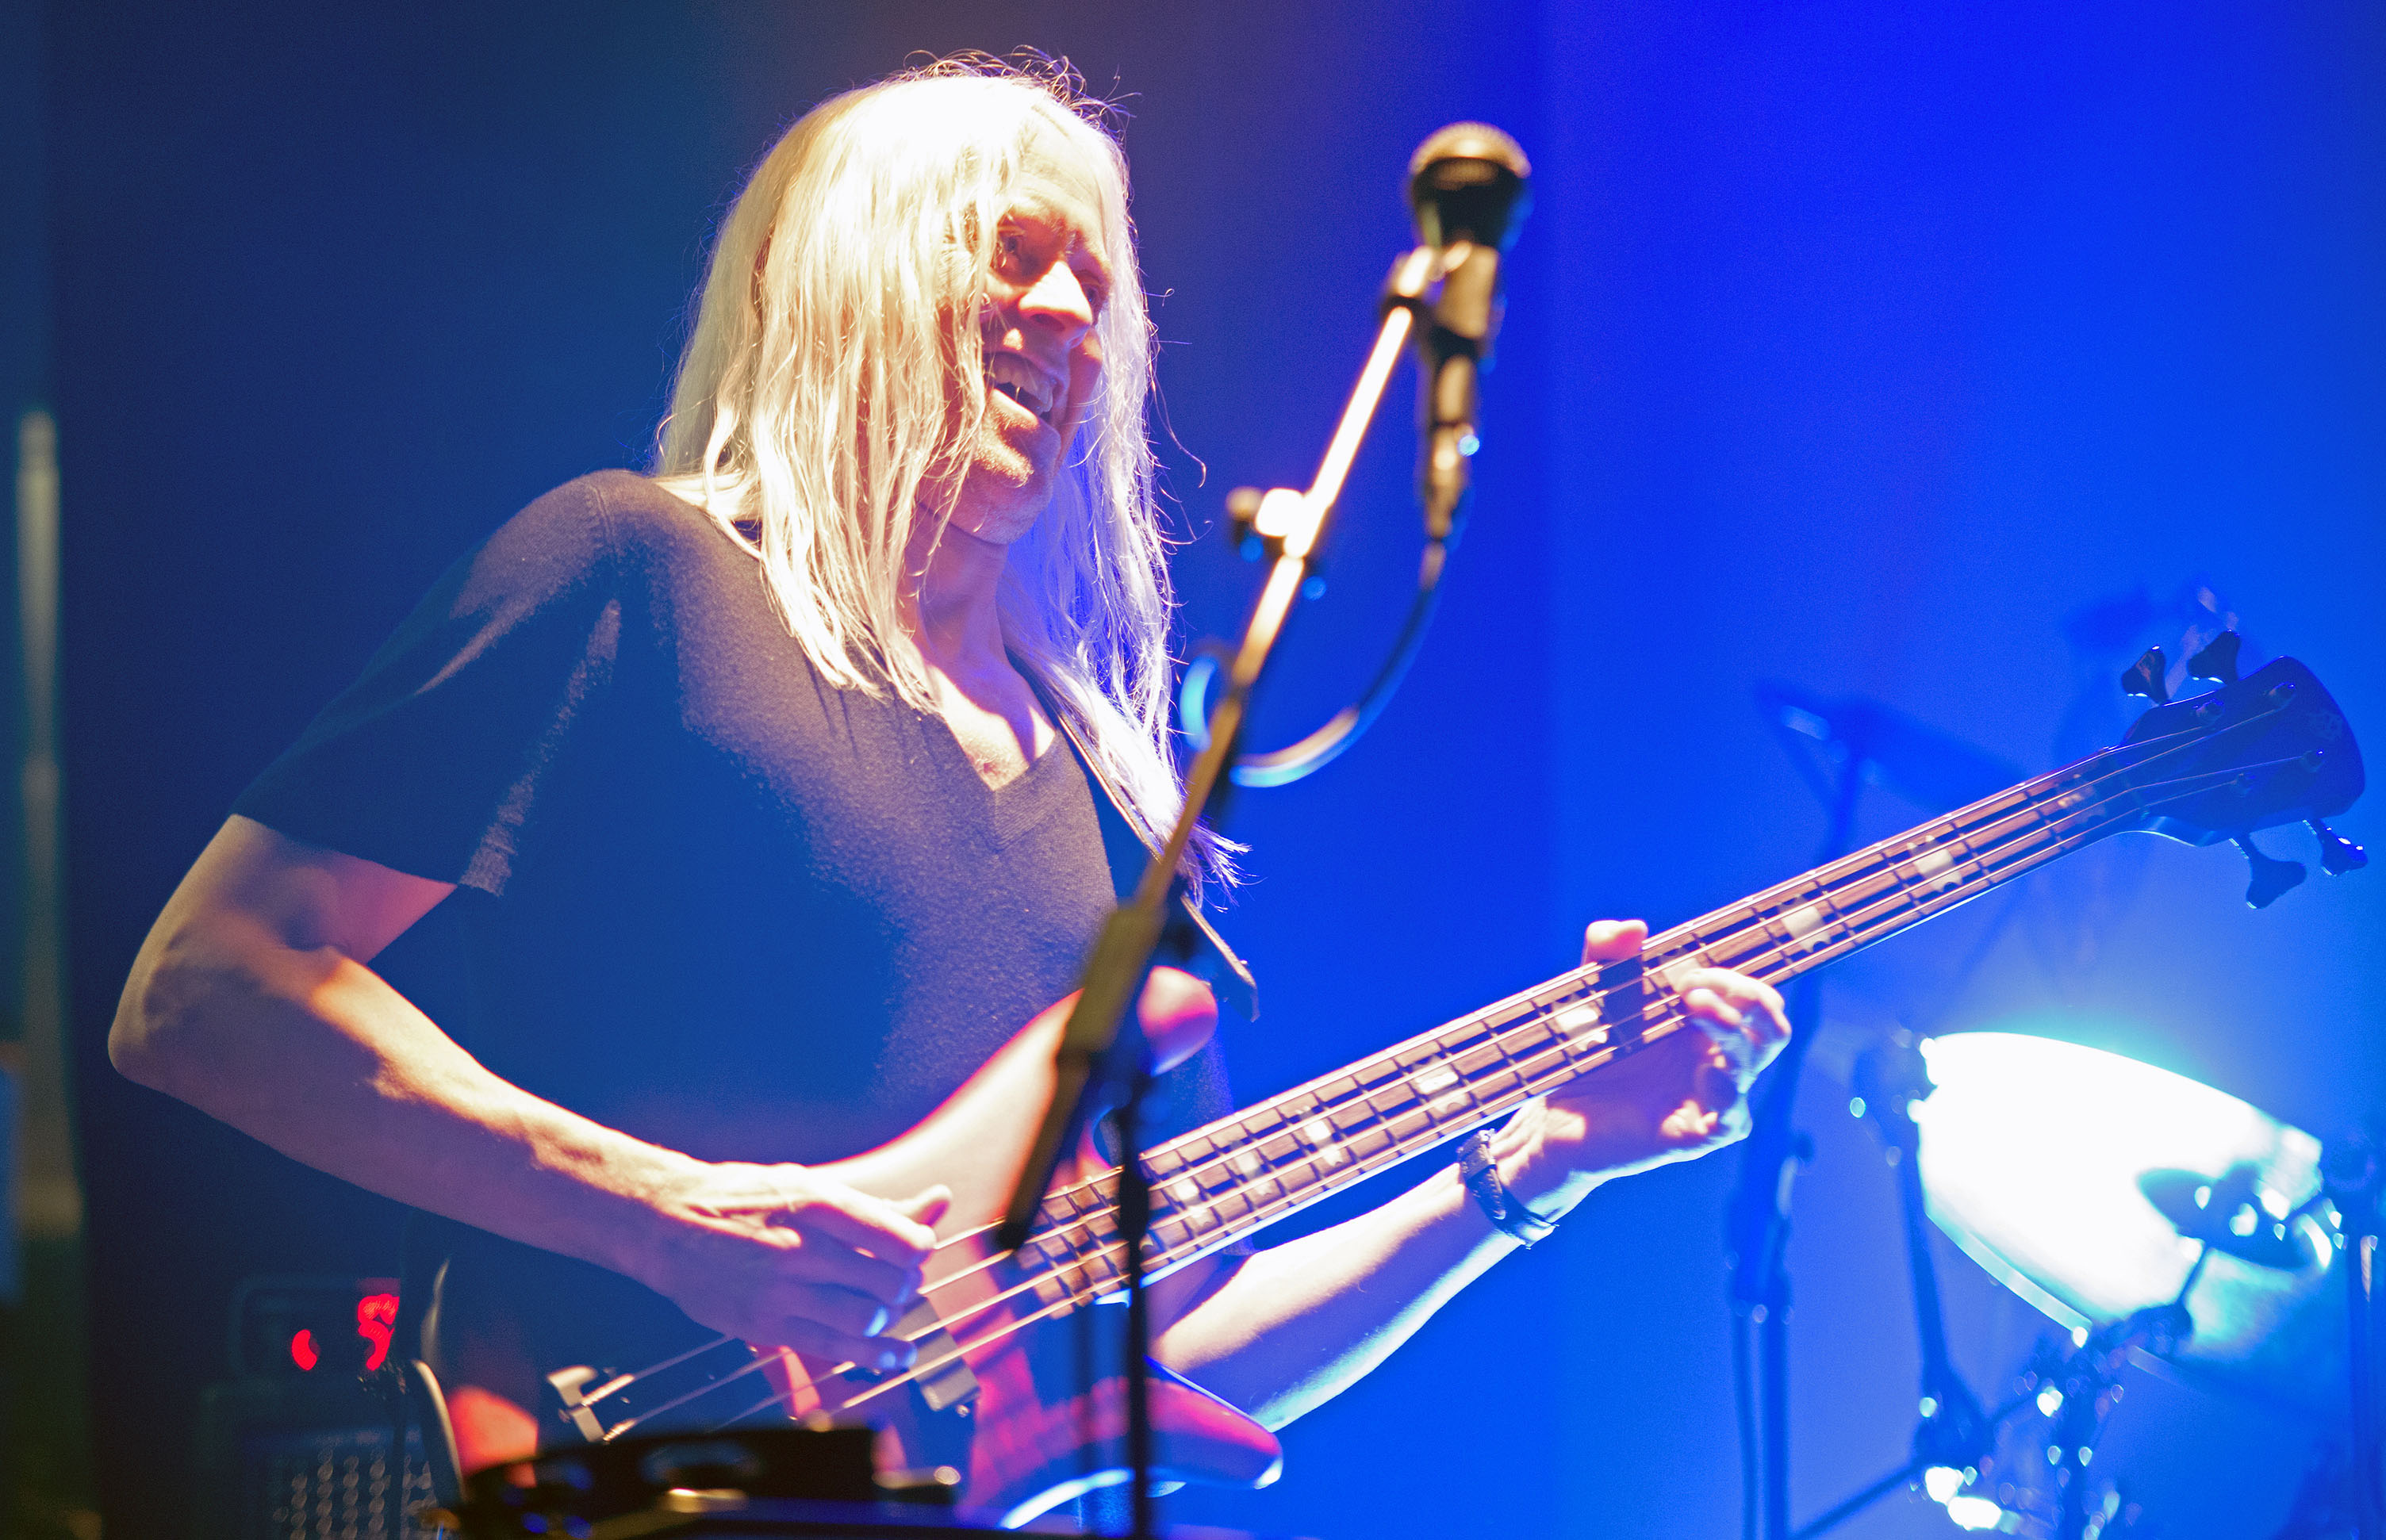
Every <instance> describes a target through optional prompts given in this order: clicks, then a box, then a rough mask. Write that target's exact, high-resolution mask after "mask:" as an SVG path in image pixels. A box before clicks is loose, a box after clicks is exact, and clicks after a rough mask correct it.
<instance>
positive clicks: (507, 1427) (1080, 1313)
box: [443, 970, 1283, 1524]
mask: <svg viewBox="0 0 2386 1540" xmlns="http://www.w3.org/2000/svg"><path fill="white" fill-rule="evenodd" d="M1071 1003H1072V1001H1069V1000H1063V1001H1061V1003H1060V1004H1058V1005H1055V1006H1053V1007H1052V1008H1049V1009H1048V1010H1046V1011H1044V1012H1043V1013H1042V1014H1040V1015H1038V1016H1037V1017H1036V1019H1035V1020H1033V1021H1031V1022H1029V1023H1028V1024H1027V1026H1026V1027H1024V1028H1023V1029H1022V1030H1021V1031H1020V1032H1019V1033H1017V1035H1015V1036H1014V1037H1012V1038H1011V1041H1010V1042H1009V1043H1008V1044H1006V1045H1004V1046H1003V1048H1002V1049H1001V1050H1000V1051H999V1052H998V1053H997V1054H996V1055H995V1056H994V1057H993V1058H990V1059H988V1060H987V1061H986V1064H985V1065H984V1066H983V1067H981V1068H980V1069H979V1070H978V1072H977V1073H976V1074H975V1075H973V1076H972V1077H971V1078H970V1079H969V1081H967V1082H966V1083H964V1084H963V1085H962V1086H961V1089H959V1090H958V1091H956V1092H955V1093H954V1094H953V1095H952V1096H950V1097H949V1098H948V1100H947V1101H946V1102H945V1104H944V1105H943V1106H942V1107H940V1108H937V1109H936V1111H935V1112H934V1113H932V1114H930V1115H929V1116H928V1117H927V1118H926V1119H925V1120H923V1121H922V1122H920V1123H919V1124H918V1125H917V1126H916V1127H914V1128H912V1129H911V1130H910V1131H909V1132H908V1133H904V1134H903V1135H901V1136H900V1137H898V1138H897V1139H895V1140H893V1141H892V1142H890V1143H888V1144H885V1145H883V1146H879V1147H878V1148H876V1149H873V1150H871V1151H868V1152H866V1153H864V1154H862V1155H859V1156H856V1157H853V1158H850V1159H847V1160H842V1161H839V1162H836V1163H835V1164H834V1165H828V1166H823V1167H820V1168H817V1169H818V1170H820V1171H822V1172H823V1174H824V1175H827V1176H830V1177H833V1178H835V1180H837V1181H840V1182H843V1183H847V1184H848V1185H850V1186H853V1187H855V1188H857V1189H859V1190H860V1191H863V1192H867V1193H873V1194H875V1195H877V1196H882V1197H887V1198H896V1199H899V1198H906V1197H910V1196H912V1195H913V1194H916V1193H918V1192H920V1191H921V1190H923V1188H926V1187H929V1186H932V1185H935V1184H936V1183H943V1184H944V1185H945V1186H947V1187H948V1188H949V1189H951V1191H952V1195H953V1199H952V1204H951V1207H950V1208H949V1209H948V1212H947V1214H946V1216H945V1218H944V1219H943V1220H942V1221H940V1222H939V1224H938V1225H937V1234H938V1238H939V1240H940V1241H941V1242H943V1243H944V1244H942V1245H940V1246H939V1247H938V1249H937V1250H936V1254H935V1255H934V1256H933V1257H932V1258H930V1260H929V1262H928V1265H927V1268H926V1277H925V1281H924V1283H923V1307H922V1309H921V1310H915V1312H914V1313H913V1315H912V1316H910V1317H908V1318H906V1320H905V1321H903V1322H902V1323H901V1326H900V1333H901V1334H902V1335H905V1336H908V1337H911V1338H913V1339H914V1340H920V1339H921V1338H922V1337H923V1334H924V1333H929V1332H932V1331H935V1330H936V1329H937V1327H938V1326H939V1324H940V1323H941V1327H942V1332H943V1334H941V1335H930V1336H926V1339H925V1340H921V1341H920V1356H921V1361H922V1363H923V1365H924V1364H927V1363H929V1362H932V1361H933V1360H935V1359H936V1358H939V1357H952V1356H954V1355H955V1354H956V1353H957V1354H958V1358H959V1362H958V1363H957V1364H954V1365H952V1366H950V1367H948V1369H946V1370H944V1371H933V1372H931V1373H929V1374H927V1375H926V1376H924V1377H923V1378H922V1379H921V1380H920V1381H919V1383H881V1382H880V1381H879V1380H878V1379H877V1377H875V1376H870V1375H865V1374H860V1373H855V1374H852V1375H848V1374H841V1373H839V1372H837V1370H838V1368H839V1366H838V1365H836V1364H835V1363H824V1362H821V1361H818V1360H815V1359H811V1358H805V1357H803V1356H800V1355H797V1354H795V1353H792V1352H787V1351H785V1350H784V1349H776V1348H771V1349H760V1348H757V1347H754V1346H747V1345H745V1344H740V1343H735V1342H727V1343H720V1344H719V1345H718V1346H708V1345H710V1344H715V1343H716V1341H717V1339H718V1338H719V1333H714V1332H711V1331H709V1330H707V1329H705V1328H703V1327H700V1326H698V1325H697V1324H696V1323H695V1322H693V1321H689V1320H688V1319H687V1318H686V1317H685V1316H684V1315H681V1314H679V1312H678V1311H676V1310H675V1309H672V1308H669V1307H668V1306H667V1305H666V1304H665V1303H664V1302H663V1301H661V1300H660V1299H659V1297H658V1296H651V1295H646V1296H645V1297H646V1300H647V1302H648V1308H646V1309H643V1310H641V1311H639V1312H638V1320H637V1321H636V1323H635V1324H634V1327H632V1328H631V1329H628V1330H625V1329H624V1328H623V1326H622V1321H621V1316H620V1315H619V1313H618V1312H617V1313H616V1314H615V1315H614V1317H613V1319H611V1320H609V1321H607V1322H606V1325H605V1329H604V1330H603V1332H602V1333H601V1334H597V1333H592V1335H591V1336H590V1337H589V1339H588V1340H587V1341H586V1342H585V1343H584V1344H578V1343H575V1344H573V1346H575V1347H576V1346H587V1347H588V1348H590V1349H591V1351H590V1353H589V1355H588V1356H587V1357H585V1358H581V1359H580V1360H579V1361H577V1362H571V1363H565V1362H540V1361H536V1360H535V1358H534V1357H532V1356H531V1355H528V1354H526V1353H525V1352H524V1351H523V1350H522V1347H521V1344H522V1343H523V1342H524V1341H526V1340H528V1338H527V1334H525V1333H510V1332H506V1331H503V1330H492V1331H475V1330H470V1329H467V1330H462V1331H458V1332H457V1333H453V1334H454V1335H455V1336H456V1337H458V1339H460V1340H458V1341H457V1342H456V1343H455V1346H454V1350H453V1352H452V1357H451V1358H450V1364H449V1366H448V1367H447V1369H446V1373H445V1375H444V1376H443V1377H444V1378H446V1380H447V1383H448V1398H449V1401H450V1403H451V1408H452V1410H453V1413H454V1421H455V1424H456V1435H457V1444H458V1457H459V1463H460V1464H461V1467H462V1468H463V1469H464V1470H465V1471H474V1470H479V1469H482V1468H483V1467H486V1466H489V1465H493V1464H497V1463H500V1462H503V1461H507V1460H513V1459H522V1458H525V1457H526V1456H528V1455H530V1454H531V1453H533V1452H534V1450H539V1449H552V1448H556V1447H559V1446H571V1445H574V1444H578V1443H581V1442H584V1440H585V1439H586V1438H587V1437H589V1436H591V1435H602V1434H606V1433H609V1432H612V1433H618V1432H622V1431H624V1430H622V1428H621V1427H620V1426H619V1424H620V1423H621V1422H622V1421H624V1420H625V1419H637V1420H638V1421H637V1422H636V1427H635V1431H636V1432H639V1433H663V1432H670V1431H676V1430H681V1429H691V1430H693V1429H710V1428H715V1427H720V1426H723V1425H726V1424H730V1423H735V1422H753V1421H772V1420H784V1419H786V1418H791V1417H792V1418H804V1417H810V1416H817V1415H822V1414H825V1415H827V1416H829V1417H831V1418H834V1419H835V1420H836V1421H841V1422H847V1421H866V1422H868V1423H870V1424H871V1425H873V1426H874V1427H876V1428H877V1429H878V1430H879V1449H878V1458H879V1463H880V1465H881V1466H882V1468H910V1469H917V1468H924V1467H932V1466H937V1465H947V1466H951V1467H953V1468H954V1469H956V1470H958V1471H961V1473H962V1476H963V1482H962V1485H961V1493H960V1501H961V1505H962V1506H963V1507H965V1508H968V1509H975V1510H978V1511H980V1512H982V1513H986V1514H990V1515H994V1516H997V1517H998V1519H999V1520H1000V1521H1002V1522H1004V1523H1007V1524H1018V1523H1023V1522H1025V1521H1027V1520H1029V1519H1032V1518H1034V1517H1036V1515H1037V1514H1039V1513H1042V1512H1045V1511H1047V1510H1048V1509H1050V1508H1052V1507H1054V1506H1057V1505H1058V1504H1060V1503H1062V1502H1065V1501H1067V1500H1069V1499H1070V1498H1072V1497H1074V1496H1076V1495H1078V1494H1080V1493H1082V1492H1085V1491H1088V1490H1091V1489H1093V1488H1096V1487H1099V1486H1105V1485H1111V1484H1116V1483H1120V1482H1124V1481H1125V1480H1126V1479H1127V1476H1128V1468H1127V1460H1126V1446H1125V1435H1126V1379H1125V1376H1124V1372H1123V1359H1122V1357H1121V1347H1122V1344H1123V1338H1124V1327H1125V1315H1124V1311H1123V1310H1121V1309H1117V1308H1111V1307H1108V1306H1093V1307H1078V1308H1074V1309H1064V1310H1061V1311H1059V1312H1056V1313H1052V1314H1049V1315H1047V1316H1045V1317H1044V1318H1043V1319H1036V1320H1032V1321H1031V1320H1029V1319H1028V1318H1031V1317H1036V1316H1037V1315H1038V1314H1039V1312H1042V1311H1044V1310H1045V1309H1046V1307H1047V1306H1048V1304H1049V1303H1050V1302H1052V1301H1054V1300H1057V1299H1059V1298H1060V1297H1061V1295H1060V1290H1061V1286H1062V1284H1061V1279H1059V1278H1058V1277H1055V1276H1052V1275H1049V1274H1048V1275H1046V1276H1045V1277H1044V1278H1043V1279H1042V1280H1041V1281H1040V1283H1041V1286H1040V1290H1039V1287H1038V1283H1039V1281H1038V1280H1036V1279H1034V1278H1030V1277H1029V1276H1027V1275H1026V1274H1024V1273H1023V1272H1022V1271H1020V1270H1019V1269H1018V1268H1016V1267H1015V1266H1014V1265H1013V1264H1012V1263H1011V1260H1010V1259H1009V1258H1002V1257H998V1256H996V1255H995V1254H994V1250H993V1246H992V1239H993V1236H992V1228H993V1226H994V1224H995V1223H996V1221H998V1220H999V1219H1000V1218H1001V1214H1002V1210H1003V1206H1004V1205H1005V1204H1006V1203H1007V1202H1008V1201H1009V1199H1010V1196H1011V1185H1012V1183H1015V1182H1016V1181H1017V1180H1018V1174H1019V1171H1020V1170H1021V1168H1022V1167H1023V1165H1024V1164H1025V1161H1026V1158H1027V1154H1028V1145H1029V1143H1030V1141H1031V1140H1032V1138H1033V1136H1034V1133H1035V1128H1034V1121H1035V1119H1036V1117H1037V1116H1038V1115H1039V1114H1040V1112H1041V1110H1042V1108H1044V1107H1045V1105H1046V1104H1047V1103H1048V1102H1049V1100H1050V1097H1051V1095H1052V1086H1053V1073H1052V1060H1053V1053H1054V1049H1055V1048H1056V1047H1057V1045H1058V1044H1059V1041H1060V1033H1061V1024H1062V1022H1063V1021H1064V1020H1065V1019H1066V1017H1067V1014H1068V1008H1069V1006H1070V1005H1071ZM1143 1021H1144V1027H1145V1032H1146V1034H1147V1036H1148V1038H1149V1040H1150V1042H1151V1045H1152V1049H1153V1052H1154V1055H1155V1057H1156V1058H1157V1059H1158V1060H1159V1062H1160V1063H1161V1064H1162V1065H1163V1066H1166V1065H1169V1064H1173V1063H1174V1062H1176V1061H1178V1060H1180V1059H1182V1058H1185V1057H1186V1056H1187V1055H1188V1054H1190V1053H1192V1052H1193V1051H1194V1050H1195V1049H1197V1048H1199V1046H1200V1045H1201V1044H1202V1043H1203V1042H1205V1041H1206V1040H1207V1038H1208V1036H1209V1034H1210V1032H1211V1030H1212V1028H1213V1027H1214V1025H1215V1023H1216V1011H1215V1008H1214V1006H1213V1005H1212V1003H1211V1000H1210V997H1209V994H1208V992H1207V991H1206V990H1205V989H1203V988H1202V987H1201V986H1200V985H1199V983H1196V982H1194V981H1193V980H1191V979H1190V978H1188V977H1187V976H1186V975H1184V974H1180V973H1173V972H1170V971H1167V970H1162V971H1160V972H1156V973H1155V974H1154V976H1153V983H1152V985H1151V987H1150V988H1149V989H1148V991H1147V992H1146V995H1145V997H1144V1003H1143ZM1110 1170H1111V1167H1110V1165H1109V1163H1108V1162H1107V1161H1104V1160H1102V1159H1101V1158H1099V1153H1098V1151H1096V1149H1095V1148H1094V1147H1093V1146H1092V1144H1091V1141H1090V1140H1088V1141H1086V1143H1085V1144H1084V1145H1082V1146H1080V1148H1079V1149H1078V1150H1077V1151H1076V1152H1075V1154H1074V1156H1073V1157H1072V1158H1068V1159H1066V1160H1064V1161H1063V1162H1062V1163H1061V1170H1060V1171H1058V1173H1057V1174H1056V1177H1055V1181H1054V1188H1055V1190H1056V1191H1063V1190H1066V1189H1068V1188H1070V1187H1073V1186H1076V1185H1078V1184H1080V1183H1084V1182H1086V1181H1087V1180H1089V1179H1090V1178H1092V1177H1094V1176H1096V1175H1098V1174H1100V1173H1102V1172H1106V1171H1110ZM624 1286H625V1287H629V1288H634V1285H624ZM636 1292H637V1293H639V1294H641V1295H645V1291H643V1290H637V1291H636ZM567 1308H568V1307H567ZM927 1311H933V1318H932V1317H931V1316H930V1315H929V1314H927V1313H923V1312H927ZM455 1324H456V1325H457V1326H458V1327H464V1326H465V1325H466V1323H465V1322H463V1321H457V1322H456V1323H455ZM554 1334H555V1333H547V1335H548V1336H550V1337H552V1336H553V1335H554ZM564 1340H566V1341H567V1342H568V1341H570V1340H571V1339H570V1338H569V1336H568V1334H567V1335H566V1336H565V1338H564ZM600 1355H601V1356H600ZM682 1355H692V1356H691V1357H688V1358H686V1359H685V1361H684V1362H683V1363H681V1364H679V1365H677V1366H675V1368H674V1369H673V1370H672V1371H665V1372H659V1373H649V1374H641V1375H640V1376H639V1377H638V1378H639V1383H638V1384H637V1385H636V1386H634V1387H633V1388H631V1389H628V1390H624V1391H621V1392H617V1393H613V1394H609V1395H608V1394H604V1391H605V1387H606V1385H607V1384H608V1383H609V1382H610V1381H612V1380H614V1379H616V1378H617V1377H618V1376H620V1375H621V1374H622V1372H623V1371H635V1370H639V1369H642V1368H644V1367H645V1366H647V1365H654V1364H667V1363H669V1362H670V1361H671V1360H672V1359H673V1358H679V1357H681V1356H682ZM1150 1387H1151V1389H1150V1393H1151V1419H1152V1428H1153V1434H1154V1460H1153V1465H1154V1471H1155V1474H1156V1475H1157V1476H1158V1477H1159V1478H1160V1479H1162V1480H1164V1481H1167V1482H1171V1483H1187V1482H1189V1483H1199V1484H1221V1485H1233V1486H1246V1487H1250V1486H1261V1485H1264V1484H1267V1483H1269V1482H1271V1481H1273V1480H1275V1476H1276V1474H1277V1472H1278V1471H1279V1469H1280V1468H1281V1465H1282V1459H1283V1455H1282V1450H1281V1447H1280V1446H1278V1444H1277V1442H1276V1439H1275V1435H1274V1434H1270V1433H1269V1432H1268V1431H1267V1430H1266V1429H1264V1428H1262V1427H1261V1426H1260V1425H1259V1424H1258V1423H1257V1422H1255V1421H1252V1420H1251V1419H1250V1418H1249V1417H1247V1416H1245V1415H1244V1414H1243V1413H1242V1412H1240V1411H1238V1410H1237V1409H1234V1408H1233V1407H1231V1406H1229V1405H1227V1404H1226V1403H1225V1402H1224V1401H1222V1400H1220V1399H1218V1398H1217V1397H1216V1396H1211V1395H1210V1394H1208V1393H1207V1392H1205V1391H1202V1390H1200V1389H1199V1388H1198V1387H1196V1386H1194V1385H1193V1384H1191V1383H1188V1382H1187V1381H1184V1380H1182V1379H1179V1378H1177V1377H1175V1376H1174V1375H1172V1374H1169V1373H1167V1371H1164V1370H1162V1369H1160V1368H1158V1366H1154V1369H1153V1372H1152V1377H1151V1380H1150ZM582 1402H585V1403H589V1404H593V1406H594V1407H595V1408H597V1409H598V1410H600V1411H601V1415H598V1412H597V1411H583V1412H582V1413H581V1415H580V1417H579V1418H578V1419H577V1420H575V1418H574V1416H573V1413H574V1410H575V1405H576V1404H579V1403H582ZM672 1403H677V1404H672ZM648 1419H650V1420H648Z"/></svg>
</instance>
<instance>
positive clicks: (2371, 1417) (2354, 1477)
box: [2320, 1133, 2386, 1540]
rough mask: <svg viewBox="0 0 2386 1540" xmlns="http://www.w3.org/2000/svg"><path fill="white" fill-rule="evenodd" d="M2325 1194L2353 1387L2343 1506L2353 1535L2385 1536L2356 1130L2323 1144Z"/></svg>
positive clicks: (2384, 1439)
mask: <svg viewBox="0 0 2386 1540" xmlns="http://www.w3.org/2000/svg"><path fill="white" fill-rule="evenodd" d="M2320 1171H2321V1174H2322V1177H2323V1180H2324V1183H2325V1186H2326V1190H2327V1193H2328V1196H2329V1200H2330V1201H2331V1202H2333V1203H2334V1204H2335V1205H2336V1213H2337V1221H2336V1222H2337V1229H2338V1233H2340V1234H2341V1235H2342V1237H2343V1240H2344V1252H2343V1255H2342V1258H2340V1265H2341V1266H2342V1267H2343V1268H2344V1270H2345V1272H2344V1299H2345V1341H2344V1354H2345V1360H2346V1369H2347V1379H2348V1382H2349V1383H2348V1386H2347V1388H2348V1389H2349V1391H2350V1392H2351V1395H2352V1400H2353V1405H2352V1413H2353V1421H2352V1424H2351V1426H2350V1428H2349V1429H2348V1432H2349V1433H2350V1434H2352V1437H2353V1448H2352V1452H2351V1458H2350V1459H2349V1460H2348V1461H2347V1467H2348V1468H2347V1470H2346V1471H2345V1479H2346V1480H2347V1481H2348V1482H2350V1483H2351V1484H2352V1491H2351V1493H2350V1494H2349V1496H2350V1497H2351V1499H2352V1500H2351V1501H2350V1503H2348V1504H2347V1508H2348V1509H2349V1510H2350V1512H2351V1516H2352V1518H2353V1521H2354V1523H2355V1531H2354V1533H2355V1535H2356V1536H2358V1540H2386V1425H2381V1418H2380V1388H2381V1387H2380V1385H2379V1383H2378V1358H2377V1353H2378V1341H2377V1331H2378V1326H2379V1321H2378V1296H2379V1278H2378V1271H2379V1267H2380V1260H2381V1259H2380V1257H2379V1255H2378V1253H2379V1250H2380V1244H2379V1234H2380V1211H2379V1204H2380V1186H2381V1182H2380V1175H2381V1173H2380V1169H2379V1159H2378V1151H2377V1148H2376V1146H2373V1145H2372V1144H2371V1143H2370V1141H2369V1140H2368V1139H2367V1137H2366V1136H2364V1135H2361V1134H2357V1133H2356V1134H2347V1135H2345V1136H2343V1137H2342V1138H2340V1139H2338V1140H2336V1141H2334V1142H2333V1143H2331V1144H2330V1145H2329V1148H2328V1151H2327V1154H2326V1156H2325V1158H2323V1159H2322V1161H2321V1163H2320Z"/></svg>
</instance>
